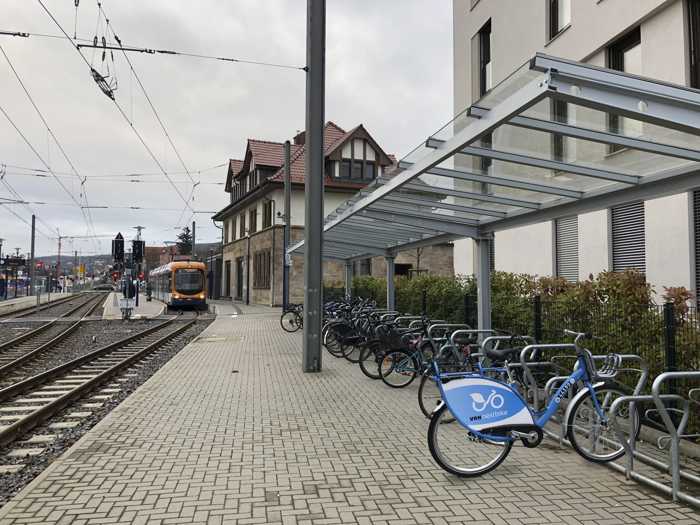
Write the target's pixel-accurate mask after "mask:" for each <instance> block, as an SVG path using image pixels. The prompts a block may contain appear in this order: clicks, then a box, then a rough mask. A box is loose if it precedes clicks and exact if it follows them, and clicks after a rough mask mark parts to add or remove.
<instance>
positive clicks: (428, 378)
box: [418, 371, 442, 419]
mask: <svg viewBox="0 0 700 525" xmlns="http://www.w3.org/2000/svg"><path fill="white" fill-rule="evenodd" d="M441 400H442V396H441V395H440V388H439V387H438V384H437V383H436V382H435V379H434V375H433V373H432V372H430V371H427V372H426V373H425V374H423V376H422V377H421V378H420V386H419V387H418V406H419V407H420V410H421V412H423V415H424V416H425V417H427V418H428V419H430V417H431V416H432V415H433V411H434V410H435V407H436V406H438V404H439V403H440V401H441Z"/></svg>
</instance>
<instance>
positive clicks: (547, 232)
mask: <svg viewBox="0 0 700 525" xmlns="http://www.w3.org/2000/svg"><path fill="white" fill-rule="evenodd" d="M494 247H495V250H494V251H495V253H496V270H499V271H503V272H514V273H528V274H531V275H552V273H553V270H552V222H551V221H547V222H541V223H539V224H533V225H532V226H524V227H522V228H513V229H511V230H505V231H500V232H496V235H495V245H494Z"/></svg>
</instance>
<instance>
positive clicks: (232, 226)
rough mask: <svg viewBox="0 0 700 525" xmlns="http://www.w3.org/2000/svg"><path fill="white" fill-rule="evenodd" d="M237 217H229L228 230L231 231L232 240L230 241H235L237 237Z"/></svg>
mask: <svg viewBox="0 0 700 525" xmlns="http://www.w3.org/2000/svg"><path fill="white" fill-rule="evenodd" d="M237 219H238V217H233V218H232V219H231V228H230V231H231V240H232V241H235V240H236V239H237V237H236V222H237Z"/></svg>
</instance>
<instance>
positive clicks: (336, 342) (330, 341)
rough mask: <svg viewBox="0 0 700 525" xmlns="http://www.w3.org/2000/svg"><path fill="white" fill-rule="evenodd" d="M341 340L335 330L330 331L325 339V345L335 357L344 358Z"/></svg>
mask: <svg viewBox="0 0 700 525" xmlns="http://www.w3.org/2000/svg"><path fill="white" fill-rule="evenodd" d="M340 340H341V336H340V334H339V333H338V332H337V331H335V330H329V331H328V333H327V334H326V336H325V337H324V339H323V344H324V345H325V347H326V350H328V352H330V354H331V355H332V356H333V357H343V351H342V346H341V344H340Z"/></svg>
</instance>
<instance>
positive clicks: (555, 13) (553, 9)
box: [547, 0, 571, 40]
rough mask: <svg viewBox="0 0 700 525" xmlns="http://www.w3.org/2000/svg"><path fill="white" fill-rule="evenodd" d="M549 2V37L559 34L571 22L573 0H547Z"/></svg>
mask: <svg viewBox="0 0 700 525" xmlns="http://www.w3.org/2000/svg"><path fill="white" fill-rule="evenodd" d="M547 1H548V2H549V38H550V40H551V39H552V38H554V37H555V36H557V35H558V34H559V33H561V31H562V30H563V29H564V28H565V27H567V26H568V25H569V24H570V23H571V0H547Z"/></svg>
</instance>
